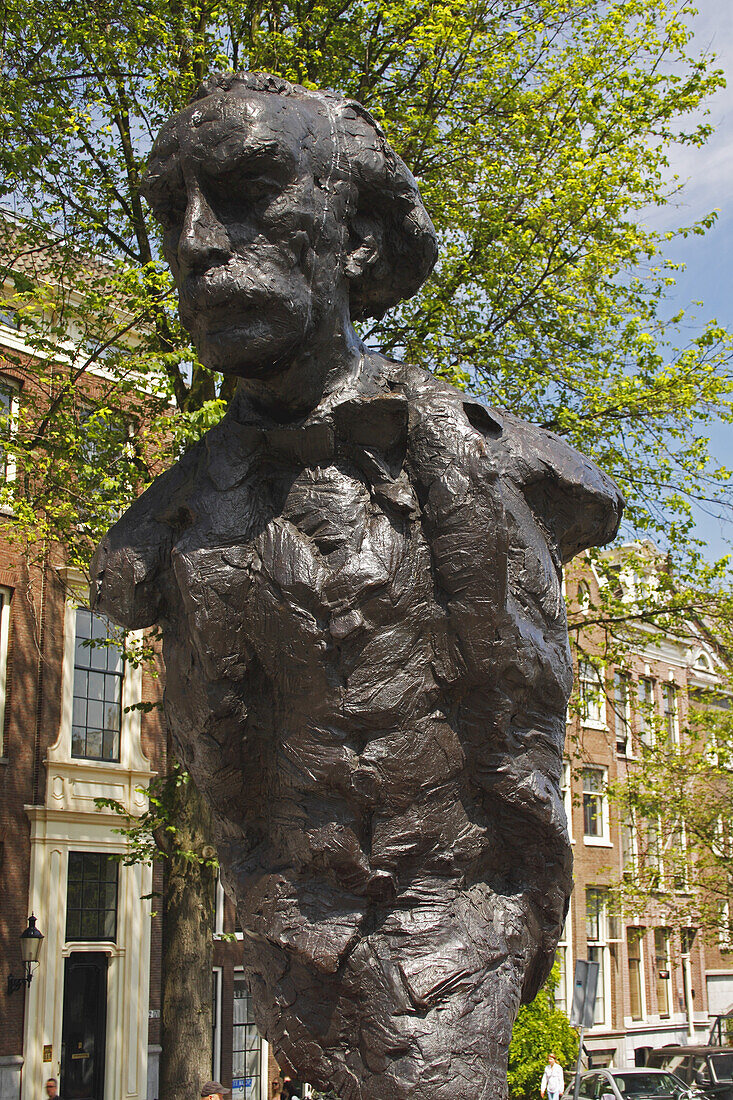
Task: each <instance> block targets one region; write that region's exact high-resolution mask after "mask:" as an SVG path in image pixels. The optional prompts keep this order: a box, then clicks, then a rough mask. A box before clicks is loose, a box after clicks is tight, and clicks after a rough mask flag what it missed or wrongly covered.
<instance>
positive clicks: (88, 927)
mask: <svg viewBox="0 0 733 1100" xmlns="http://www.w3.org/2000/svg"><path fill="white" fill-rule="evenodd" d="M117 867H118V864H117V860H115V859H113V858H112V857H111V856H108V855H105V854H103V853H102V852H69V872H68V889H67V895H66V939H67V940H115V939H116V938H117Z"/></svg>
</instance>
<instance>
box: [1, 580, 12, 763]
mask: <svg viewBox="0 0 733 1100" xmlns="http://www.w3.org/2000/svg"><path fill="white" fill-rule="evenodd" d="M9 636H10V591H9V589H7V588H0V757H3V756H5V736H4V735H5V690H6V686H7V666H8V638H9Z"/></svg>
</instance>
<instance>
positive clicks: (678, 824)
mask: <svg viewBox="0 0 733 1100" xmlns="http://www.w3.org/2000/svg"><path fill="white" fill-rule="evenodd" d="M676 850H681V851H682V852H683V854H684V859H683V862H682V871H683V874H682V876H681V878H682V885H681V886H678V884H677V883H676V882H675V878H676V873H677V868H675V867H670V864H669V857H670V854H672V853H674V852H675V851H676ZM662 866H663V868H664V883H665V885H666V887H667V889H670V890H672V891H673V892H674V893H675V894H689V892H690V863H689V853H688V844H687V830H686V829H685V823H684V821H682V819H679V820H678V821H675V823H674V826H673V827H672V829H670V831H669V834H668V835H667V837H666V839H665V841H664V843H663V845H662Z"/></svg>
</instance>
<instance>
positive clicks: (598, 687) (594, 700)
mask: <svg viewBox="0 0 733 1100" xmlns="http://www.w3.org/2000/svg"><path fill="white" fill-rule="evenodd" d="M578 683H579V685H580V717H581V719H582V721H583V723H584V724H585V725H589V726H602V725H603V724H604V722H603V700H604V692H603V679H602V677H601V674H600V672H599V671H598V669H597V668H596V667H595V665H592V664H591V663H590V661H581V662H580V663H579V665H578Z"/></svg>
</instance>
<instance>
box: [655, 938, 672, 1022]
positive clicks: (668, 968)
mask: <svg viewBox="0 0 733 1100" xmlns="http://www.w3.org/2000/svg"><path fill="white" fill-rule="evenodd" d="M654 975H655V982H656V987H657V1011H658V1012H659V1015H660V1016H664V1017H667V1016H669V1013H670V1006H671V1003H672V996H671V989H672V962H671V958H670V954H669V929H668V928H655V929H654Z"/></svg>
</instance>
